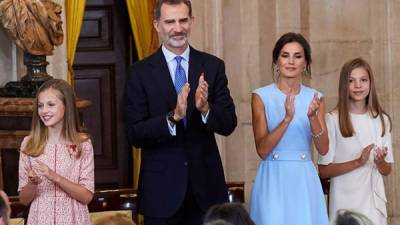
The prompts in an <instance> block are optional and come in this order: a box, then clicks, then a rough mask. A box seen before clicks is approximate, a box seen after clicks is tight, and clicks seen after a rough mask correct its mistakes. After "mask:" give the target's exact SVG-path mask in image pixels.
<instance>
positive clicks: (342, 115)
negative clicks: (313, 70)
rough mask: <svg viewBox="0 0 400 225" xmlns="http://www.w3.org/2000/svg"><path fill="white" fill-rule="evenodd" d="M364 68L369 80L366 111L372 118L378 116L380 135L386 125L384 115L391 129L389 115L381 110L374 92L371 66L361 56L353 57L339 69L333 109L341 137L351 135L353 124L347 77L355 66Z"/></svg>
mask: <svg viewBox="0 0 400 225" xmlns="http://www.w3.org/2000/svg"><path fill="white" fill-rule="evenodd" d="M360 67H361V68H364V69H365V70H366V71H367V73H368V76H369V81H370V90H369V94H368V96H367V99H366V101H365V104H366V106H367V109H368V111H369V112H370V114H371V115H372V116H373V118H377V117H378V116H379V118H380V120H381V124H382V133H381V136H382V137H383V136H384V135H385V131H386V125H385V119H384V115H386V116H387V117H388V119H389V126H390V131H391V130H392V121H391V119H390V116H389V115H388V114H387V113H386V112H385V111H384V110H383V108H382V107H381V105H380V104H379V101H378V95H377V94H376V87H375V81H374V75H373V73H372V69H371V66H370V65H369V64H368V62H367V61H365V60H364V59H362V58H355V59H352V60H349V61H348V62H346V63H345V64H344V65H343V67H342V69H341V71H340V79H339V99H338V103H337V105H336V107H335V109H334V110H336V111H337V112H338V114H339V127H340V132H341V133H342V136H343V137H352V136H353V134H354V128H353V124H352V122H351V118H350V110H349V104H350V102H349V99H350V94H349V77H350V74H351V72H352V71H353V70H354V69H356V68H360Z"/></svg>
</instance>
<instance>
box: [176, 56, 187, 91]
mask: <svg viewBox="0 0 400 225" xmlns="http://www.w3.org/2000/svg"><path fill="white" fill-rule="evenodd" d="M182 59H183V58H182V56H176V57H175V60H176V70H175V90H176V94H178V95H179V93H180V92H181V90H182V88H183V86H185V84H186V74H185V70H184V69H183V67H182V65H181V61H182Z"/></svg>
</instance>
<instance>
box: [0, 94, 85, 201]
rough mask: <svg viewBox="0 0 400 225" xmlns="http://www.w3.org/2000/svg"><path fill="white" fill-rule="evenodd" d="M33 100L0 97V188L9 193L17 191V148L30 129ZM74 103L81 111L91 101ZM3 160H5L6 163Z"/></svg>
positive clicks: (79, 100) (81, 100)
mask: <svg viewBox="0 0 400 225" xmlns="http://www.w3.org/2000/svg"><path fill="white" fill-rule="evenodd" d="M33 100H34V99H33V98H1V97H0V189H5V190H6V191H7V193H9V194H10V195H12V194H15V193H16V191H17V190H16V185H17V184H18V157H19V153H18V151H17V150H18V149H19V147H20V144H21V142H22V140H23V138H24V137H25V136H27V135H28V134H29V131H30V126H31V120H32V110H33ZM76 105H77V107H78V110H79V111H80V112H82V111H83V110H84V109H85V108H87V107H89V106H90V105H91V102H90V101H88V100H83V99H78V100H77V101H76ZM9 151H13V152H9ZM8 153H10V154H8ZM4 162H7V165H5V163H4Z"/></svg>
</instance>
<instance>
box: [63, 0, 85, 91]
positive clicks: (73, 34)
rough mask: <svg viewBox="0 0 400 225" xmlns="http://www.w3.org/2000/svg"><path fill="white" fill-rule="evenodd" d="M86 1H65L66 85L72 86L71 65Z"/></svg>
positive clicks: (72, 73) (72, 72) (72, 74)
mask: <svg viewBox="0 0 400 225" xmlns="http://www.w3.org/2000/svg"><path fill="white" fill-rule="evenodd" d="M85 4H86V0H66V1H65V16H66V20H67V24H66V26H67V63H68V77H67V80H68V83H69V84H73V81H74V71H73V69H72V65H73V63H74V59H75V50H76V46H77V45H78V39H79V34H80V32H81V27H82V19H83V14H84V12H85Z"/></svg>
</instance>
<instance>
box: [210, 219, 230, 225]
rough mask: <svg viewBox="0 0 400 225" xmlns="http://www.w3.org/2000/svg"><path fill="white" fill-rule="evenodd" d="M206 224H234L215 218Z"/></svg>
mask: <svg viewBox="0 0 400 225" xmlns="http://www.w3.org/2000/svg"><path fill="white" fill-rule="evenodd" d="M204 225H233V224H231V223H229V222H227V221H225V220H214V221H211V222H208V223H205V224H204Z"/></svg>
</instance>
